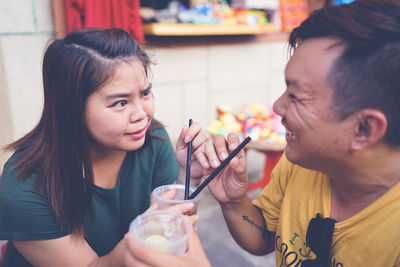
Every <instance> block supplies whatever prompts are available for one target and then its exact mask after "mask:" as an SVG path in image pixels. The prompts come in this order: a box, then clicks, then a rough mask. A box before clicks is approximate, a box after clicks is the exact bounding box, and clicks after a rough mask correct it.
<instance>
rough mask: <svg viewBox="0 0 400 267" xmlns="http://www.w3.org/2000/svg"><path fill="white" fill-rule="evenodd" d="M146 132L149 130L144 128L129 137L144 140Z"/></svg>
mask: <svg viewBox="0 0 400 267" xmlns="http://www.w3.org/2000/svg"><path fill="white" fill-rule="evenodd" d="M146 130H147V128H146V127H144V128H143V129H141V130H139V131H137V132H133V133H130V134H128V135H129V136H130V137H132V138H133V139H141V138H143V136H145V134H146Z"/></svg>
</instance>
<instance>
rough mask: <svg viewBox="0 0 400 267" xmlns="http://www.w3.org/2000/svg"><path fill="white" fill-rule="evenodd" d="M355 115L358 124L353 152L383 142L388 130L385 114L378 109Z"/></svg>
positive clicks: (356, 125) (365, 110)
mask: <svg viewBox="0 0 400 267" xmlns="http://www.w3.org/2000/svg"><path fill="white" fill-rule="evenodd" d="M355 115H356V124H355V129H354V130H355V131H354V139H353V142H352V144H351V150H353V151H356V150H361V149H363V148H366V147H368V146H371V145H374V144H376V143H378V142H379V141H380V140H382V138H383V137H384V136H385V134H386V129H387V119H386V116H385V114H383V113H382V112H381V111H379V110H376V109H363V110H361V111H359V112H357V114H355Z"/></svg>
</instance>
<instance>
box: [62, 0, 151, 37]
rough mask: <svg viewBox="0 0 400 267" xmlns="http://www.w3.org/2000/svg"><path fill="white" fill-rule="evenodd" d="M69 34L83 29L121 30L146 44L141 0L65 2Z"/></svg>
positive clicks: (65, 0)
mask: <svg viewBox="0 0 400 267" xmlns="http://www.w3.org/2000/svg"><path fill="white" fill-rule="evenodd" d="M64 4H65V13H66V14H65V15H66V20H67V32H68V33H70V32H72V31H75V30H79V29H83V28H91V27H94V28H121V29H124V30H126V31H127V32H129V33H130V34H131V35H132V36H133V37H134V38H135V39H136V41H138V42H139V43H143V42H144V35H143V30H142V20H141V17H140V13H139V12H140V1H139V0H64Z"/></svg>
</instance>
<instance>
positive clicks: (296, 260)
mask: <svg viewBox="0 0 400 267" xmlns="http://www.w3.org/2000/svg"><path fill="white" fill-rule="evenodd" d="M298 237H300V236H299V235H298V234H297V233H294V235H293V237H292V239H290V240H289V243H290V244H292V246H294V247H299V242H302V241H301V239H297V238H298ZM296 239H297V240H296ZM295 243H296V245H295ZM301 246H302V247H300V248H299V250H298V251H289V246H288V244H287V243H285V242H282V239H281V236H279V235H277V236H276V238H275V250H276V251H277V252H279V253H281V255H282V258H281V263H280V265H279V267H282V266H284V263H286V266H288V267H290V266H294V267H301V263H302V262H303V260H307V259H310V258H311V256H310V253H311V249H310V247H309V246H308V244H307V242H303V244H302V245H301ZM329 262H330V264H329V265H330V266H329V267H344V265H343V264H342V263H340V262H336V259H333V258H332V257H330V258H329Z"/></svg>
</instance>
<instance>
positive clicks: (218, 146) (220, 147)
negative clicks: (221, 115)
mask: <svg viewBox="0 0 400 267" xmlns="http://www.w3.org/2000/svg"><path fill="white" fill-rule="evenodd" d="M214 147H215V150H216V151H217V154H218V157H219V158H220V160H224V159H226V158H227V157H228V149H227V143H226V140H225V137H224V136H223V135H221V134H219V135H216V136H215V137H214Z"/></svg>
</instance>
